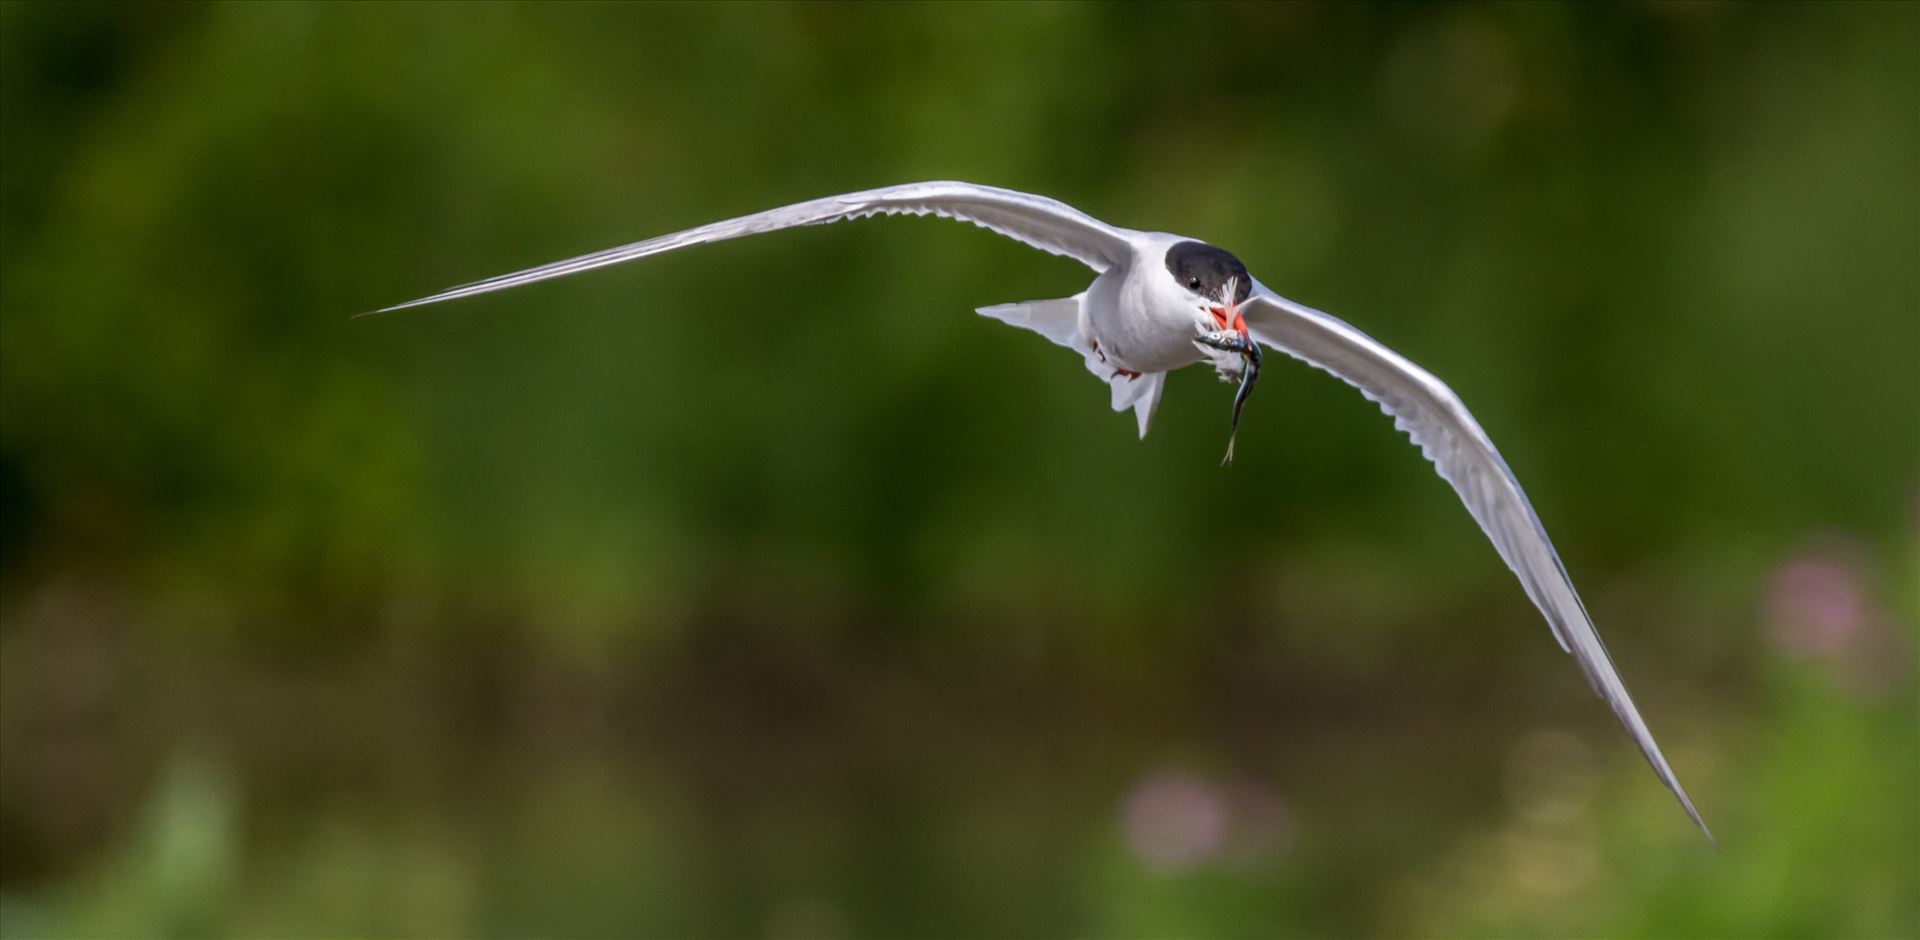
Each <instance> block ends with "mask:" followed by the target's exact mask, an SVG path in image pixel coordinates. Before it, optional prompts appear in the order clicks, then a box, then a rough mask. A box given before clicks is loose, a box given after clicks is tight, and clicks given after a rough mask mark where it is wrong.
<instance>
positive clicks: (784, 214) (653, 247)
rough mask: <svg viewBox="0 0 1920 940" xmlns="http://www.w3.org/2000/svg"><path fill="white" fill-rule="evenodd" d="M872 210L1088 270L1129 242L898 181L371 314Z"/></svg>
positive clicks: (1024, 206)
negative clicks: (947, 222) (974, 233)
mask: <svg viewBox="0 0 1920 940" xmlns="http://www.w3.org/2000/svg"><path fill="white" fill-rule="evenodd" d="M871 215H937V216H942V217H944V218H950V219H960V220H962V221H966V222H972V223H973V224H975V225H978V226H980V227H981V228H985V229H989V230H992V231H995V232H999V233H1000V234H1002V235H1005V236H1007V237H1008V238H1012V239H1016V240H1018V241H1022V242H1025V243H1026V244H1029V245H1032V246H1033V247H1035V248H1038V249H1040V250H1042V251H1047V252H1051V253H1053V254H1056V255H1064V256H1066V257H1068V258H1072V259H1074V260H1076V261H1079V262H1081V263H1082V264H1085V265H1086V266H1087V267H1090V268H1092V269H1094V270H1095V271H1105V270H1107V269H1108V268H1111V267H1114V266H1116V265H1120V264H1123V263H1125V262H1126V259H1127V256H1128V251H1129V244H1130V243H1129V242H1128V235H1129V234H1131V233H1130V232H1129V231H1128V230H1126V229H1121V228H1116V227H1114V226H1111V225H1108V224H1106V223H1105V222H1102V221H1100V220H1099V219H1096V218H1094V217H1092V216H1090V215H1087V214H1086V213H1084V212H1081V211H1080V210H1078V209H1075V208H1074V207H1072V206H1069V205H1067V204H1066V203H1064V202H1060V201H1059V200H1056V199H1048V198H1046V197H1044V196H1034V195H1030V194H1028V193H1022V192H1016V191H1014V190H1011V189H1000V188H998V187H994V186H980V185H976V184H973V183H956V182H938V183H905V184H902V185H899V186H885V187H882V188H880V189H869V190H865V191H863V192H857V193H847V194H845V195H841V196H827V197H825V198H823V199H815V200H813V201H811V202H802V203H796V204H794V205H791V206H784V207H782V208H779V209H768V210H767V211H765V212H756V213H754V214H752V215H743V216H740V217H739V218H737V219H727V220H725V221H723V222H713V223H709V224H707V225H702V226H700V227H698V228H690V229H687V230H686V231H684V232H675V233H673V234H672V235H662V236H660V237H658V238H649V239H647V240H646V241H640V242H634V243H633V244H631V245H622V246H620V247H618V248H609V249H607V250H605V251H599V252H595V253H593V254H590V255H581V256H580V257H578V258H569V259H567V260H565V261H556V262H554V263H552V264H546V265H541V266H540V267H537V268H528V269H527V270H525V271H516V272H514V273H512V274H503V275H500V276H499V277H493V278H488V279H486V280H484V281H476V282H474V283H472V284H466V285H462V286H460V287H455V288H451V289H449V290H445V291H441V292H440V293H438V294H434V295H433V296H431V297H422V298H420V299H419V300H410V301H407V302H406V303H403V304H395V305H394V306H391V307H385V308H382V309H380V310H376V311H374V312H375V313H385V312H387V311H389V310H401V309H404V308H407V307H418V306H421V305H423V304H432V303H439V302H440V301H443V300H453V299H455V298H459V297H470V296H472V295H474V294H485V293H490V292H492V291H497V290H506V289H507V288H509V287H519V286H520V285H522V284H531V283H533V282H535V281H544V280H547V279H549V278H556V277H565V276H566V275H569V274H578V273H579V272H581V271H590V270H592V269H594V268H603V267H606V266H607V265H610V264H619V263H620V262H622V261H632V260H633V259H635V258H645V257H647V256H648V255H657V254H660V253H661V252H664V251H672V250H674V249H675V248H685V247H687V246H688V245H703V244H706V243H707V242H718V241H725V240H727V239H729V238H739V237H741V236H743V235H755V234H758V233H760V232H773V231H778V230H780V229H783V228H797V227H799V226H803V225H824V224H826V223H828V222H839V221H842V220H845V219H859V218H865V217H866V216H871Z"/></svg>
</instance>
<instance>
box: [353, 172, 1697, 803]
mask: <svg viewBox="0 0 1920 940" xmlns="http://www.w3.org/2000/svg"><path fill="white" fill-rule="evenodd" d="M902 214H904V215H929V214H931V215H938V216H943V217H949V218H955V219H960V220H963V221H967V222H971V223H973V224H975V225H979V226H981V227H983V228H987V229H990V230H992V231H995V232H998V233H1000V234H1002V235H1006V236H1008V237H1010V238H1014V239H1017V240H1019V241H1022V242H1025V243H1026V244H1028V245H1031V246H1033V247H1035V248H1039V249H1041V250H1043V251H1047V252H1050V253H1052V254H1057V255H1063V256H1066V257H1070V258H1073V259H1075V260H1077V261H1080V262H1081V263H1082V264H1085V265H1086V266H1087V267H1089V268H1091V269H1093V271H1094V272H1096V273H1095V277H1094V280H1093V283H1092V284H1091V285H1089V286H1088V288H1087V289H1086V290H1085V291H1083V292H1081V293H1079V294H1076V295H1074V296H1072V297H1065V298H1060V299H1056V300H1040V301H1027V302H1023V303H1012V304H1001V305H999V306H994V307H985V308H981V309H980V311H979V312H980V313H982V314H984V315H987V316H990V317H993V318H995V319H998V320H1001V321H1003V322H1005V323H1008V324H1010V325H1013V326H1018V327H1022V328H1025V329H1030V330H1033V331H1034V332H1037V333H1040V334H1041V335H1043V336H1045V337H1046V338H1047V339H1049V340H1051V341H1052V342H1054V343H1056V344H1058V345H1061V346H1064V347H1067V348H1069V349H1072V350H1073V351H1074V352H1076V353H1077V354H1079V355H1080V357H1081V359H1082V361H1083V362H1084V363H1085V364H1086V367H1087V369H1088V370H1089V371H1091V372H1092V373H1093V374H1094V375H1095V376H1097V377H1099V378H1100V379H1102V380H1103V381H1105V382H1107V383H1108V385H1109V386H1110V387H1111V392H1112V404H1113V408H1114V410H1115V411H1122V410H1127V409H1132V410H1133V411H1134V412H1135V415H1136V418H1137V421H1138V424H1139V432H1140V434H1141V435H1142V436H1144V435H1145V434H1146V432H1147V427H1148V424H1149V423H1150V421H1151V420H1152V418H1153V414H1154V411H1155V409H1157V408H1158V406H1159V402H1160V393H1161V390H1162V388H1163V387H1164V379H1165V375H1166V373H1167V372H1170V371H1172V370H1174V369H1178V368H1182V367H1185V366H1189V365H1193V364H1196V363H1200V362H1207V363H1209V364H1211V365H1212V366H1213V367H1214V368H1215V369H1216V371H1218V372H1219V373H1220V375H1221V376H1222V377H1223V378H1226V379H1229V380H1238V381H1240V383H1241V385H1240V390H1239V392H1238V394H1237V395H1236V396H1235V401H1234V421H1235V425H1236V427H1237V424H1238V420H1239V415H1240V408H1241V406H1242V405H1244V403H1245V401H1246V397H1247V394H1248V393H1249V392H1250V391H1251V390H1252V387H1253V379H1254V378H1255V377H1256V376H1257V375H1258V373H1259V368H1260V355H1259V344H1265V345H1266V346H1269V347H1271V348H1273V349H1275V350H1277V351H1279V352H1282V353H1285V354H1286V355H1288V356H1291V357H1293V358H1295V359H1299V360H1301V361H1303V362H1305V363H1307V364H1308V365H1311V366H1313V367H1315V368H1318V369H1321V370H1323V371H1325V372H1328V373H1330V374H1332V375H1333V376H1334V377H1336V378H1338V379H1340V380H1341V381H1343V382H1346V383H1347V384H1349V385H1352V386H1354V387H1355V388H1356V389H1358V390H1359V391H1360V393H1361V394H1362V395H1364V396H1366V397H1367V398H1369V399H1371V400H1372V401H1374V402H1375V403H1377V404H1379V405H1380V407H1381V410H1383V411H1385V412H1386V413H1387V414H1388V415H1390V416H1392V418H1393V419H1394V425H1395V426H1396V427H1398V428H1399V429H1400V430H1402V431H1404V432H1406V433H1407V435H1408V436H1409V437H1411V438H1412V439H1413V442H1414V443H1415V444H1416V445H1418V446H1419V448H1420V450H1421V453H1423V454H1424V455H1425V456H1426V457H1427V459H1428V460H1430V461H1432V463H1433V465H1434V469H1435V470H1436V471H1437V472H1438V473H1439V475H1440V477H1441V478H1442V479H1444V480H1445V481H1446V482H1447V483H1448V484H1450V485H1451V486H1452V487H1453V489H1454V491H1455V492H1456V493H1457V494H1458V495H1459V496H1460V499H1461V501H1462V502H1463V503H1464V504H1465V505H1466V507H1467V510H1468V511H1469V512H1470V513H1471V514H1472V515H1473V518H1474V520H1475V521H1476V522H1478V523H1479V524H1480V528H1481V530H1482V531H1484V532H1485V533H1486V535H1487V537H1488V538H1489V539H1490V540H1491V541H1492V542H1493V545H1494V548H1495V549H1496V550H1497V551H1498V552H1499V554H1500V557H1501V559H1502V560H1503V561H1505V562H1506V564H1507V567H1509V568H1510V569H1512V570H1513V572H1514V574H1515V576H1517V577H1518V578H1519V580H1520V583H1521V585H1522V587H1524V588H1525V589H1526V592H1527V596H1528V598H1529V599H1531V600H1532V601H1533V603H1534V606H1536V607H1538V608H1539V609H1540V611H1541V613H1542V614H1543V615H1544V616H1545V617H1546V619H1547V623H1548V625H1549V626H1550V627H1551V628H1552V629H1553V633H1554V637H1555V639H1557V640H1558V641H1559V643H1560V645H1561V647H1562V648H1563V649H1565V650H1567V651H1568V652H1569V653H1571V654H1572V655H1573V657H1574V659H1575V661H1576V662H1578V663H1579V665H1580V668H1581V671H1582V672H1584V673H1585V674H1586V677H1587V681H1588V682H1589V684H1591V685H1592V686H1593V688H1594V690H1595V691H1596V692H1597V693H1598V694H1599V695H1600V697H1601V698H1602V699H1604V700H1605V701H1606V702H1607V704H1608V705H1609V706H1610V707H1611V708H1612V710H1613V712H1614V715H1615V717H1617V718H1618V719H1619V721H1620V723H1621V725H1622V726H1623V727H1624V728H1625V729H1626V731H1627V733H1628V735H1629V736H1630V737H1631V738H1632V739H1633V741H1634V743H1635V744H1636V745H1637V746H1638V747H1639V748H1640V751H1641V753H1642V754H1643V755H1644V756H1645V757H1646V759H1647V762H1648V763H1649V764H1650V765H1652V767H1653V769H1654V772H1655V774H1656V775H1658V776H1659V778H1660V780H1661V782H1662V783H1664V784H1665V785H1666V786H1667V788H1668V789H1669V790H1671V791H1672V792H1673V794H1674V796H1675V797H1677V798H1678V799H1679V801H1680V804H1681V806H1682V807H1683V808H1685V810H1686V811H1687V815H1688V816H1689V817H1690V818H1692V820H1693V821H1694V823H1695V824H1696V825H1698V826H1699V827H1700V829H1701V831H1702V832H1706V828H1707V827H1706V824H1705V823H1704V822H1702V821H1701V819H1700V815H1699V813H1698V812H1696V811H1695V810H1694V808H1693V802H1692V801H1691V800H1690V799H1689V798H1688V797H1687V794H1686V790H1685V789H1684V788H1682V787H1681V785H1680V781H1679V779H1678V778H1677V777H1675V776H1674V773H1673V770H1672V769H1671V768H1670V767H1669V766H1668V765H1667V761H1666V758H1665V757H1664V756H1663V755H1662V754H1661V753H1660V748H1659V746H1658V745H1657V744H1655V743H1654V740H1653V735H1652V733H1651V732H1649V731H1648V730H1647V727H1646V724H1645V722H1643V721H1642V720H1641V718H1640V713H1639V710H1638V709H1637V708H1635V707H1634V704H1633V700H1632V698H1631V697H1629V696H1628V694H1627V689H1626V686H1625V685H1624V684H1623V683H1622V682H1621V681H1620V677H1619V675H1618V673H1617V672H1616V671H1615V670H1614V667H1613V662H1612V660H1611V659H1610V658H1609V657H1608V655H1607V651H1606V647H1605V646H1604V645H1602V644H1601V642H1600V636H1599V634H1598V633H1597V632H1596V631H1595V630H1594V627H1593V623H1592V621H1591V619H1590V618H1589V617H1588V615H1587V611H1586V608H1585V607H1584V606H1583V605H1582V604H1581V602H1580V598H1579V595H1578V594H1576V593H1575V591H1574V589H1573V582H1572V580H1571V579H1570V578H1569V577H1568V575H1567V572H1566V568H1565V567H1564V566H1563V565H1562V564H1561V561H1560V557H1559V554H1558V553H1557V552H1555V551H1554V548H1553V544H1552V542H1551V541H1550V540H1549V539H1548V538H1547V534H1546V530H1545V528H1543V527H1542V526H1541V524H1540V520H1539V518H1538V517H1537V516H1536V515H1535V514H1534V511H1533V507H1532V505H1531V504H1530V503H1529V502H1528V500H1527V497H1526V494H1525V493H1524V492H1523V491H1522V490H1521V489H1520V484H1519V482H1518V481H1517V480H1516V479H1514V476H1513V473H1512V471H1511V470H1509V469H1508V468H1507V465H1506V462H1505V461H1504V460H1503V459H1502V458H1501V457H1500V454H1499V452H1498V451H1497V450H1495V449H1494V446H1493V442H1492V441H1491V440H1489V439H1488V438H1487V435H1486V432H1485V431H1483V430H1481V428H1480V425H1479V423H1478V422H1476V421H1475V420H1474V418H1473V416H1472V415H1471V414H1470V413H1468V411H1467V409H1466V407H1465V406H1464V405H1462V404H1461V403H1460V399H1459V398H1458V397H1456V396H1455V395H1454V394H1453V391H1452V390H1451V389H1449V388H1448V387H1447V386H1446V385H1445V384H1444V383H1442V382H1441V381H1440V380H1439V379H1437V378H1434V376H1433V375H1432V374H1430V373H1428V372H1427V371H1426V370H1424V369H1421V368H1420V367H1419V366H1416V365H1414V364H1413V363H1411V362H1409V361H1407V360H1406V359H1405V358H1403V357H1401V356H1400V355H1399V354H1397V353H1395V352H1393V351H1392V350H1390V349H1388V348H1386V347H1385V346H1383V345H1381V344H1380V343H1379V342H1377V341H1375V340H1374V339H1373V338H1372V337H1369V336H1367V335H1366V334H1365V333H1362V332H1360V331H1359V330H1357V329H1355V328H1354V327H1352V326H1350V325H1348V324H1347V323H1345V322H1344V321H1341V320H1339V319H1337V318H1335V317H1333V316H1330V315H1328V314H1326V313H1322V312H1321V311H1318V310H1314V309H1312V308H1310V307H1306V306H1303V305H1301V304H1297V303H1294V302H1293V301H1290V300H1287V299H1285V298H1283V297H1281V296H1280V295H1278V294H1276V293H1274V292H1273V291H1271V290H1269V289H1268V288H1267V287H1266V286H1265V285H1263V284H1261V283H1260V282H1259V281H1257V280H1255V279H1254V278H1253V277H1252V276H1251V275H1250V274H1248V273H1247V270H1246V268H1245V267H1244V266H1243V265H1241V263H1240V261H1239V260H1238V259H1237V258H1235V257H1234V256H1233V255H1231V254H1228V253H1227V252H1225V251H1222V250H1221V249H1219V248H1215V247H1213V246H1211V245H1207V244H1205V243H1204V242H1201V241H1199V240H1197V239H1191V238H1186V237H1183V236H1179V235H1170V234H1167V233H1164V232H1142V231H1135V230H1132V229H1124V228H1119V227H1117V226H1112V225H1108V224H1107V223H1104V222H1101V221H1099V220H1098V219H1094V218H1093V217H1091V216H1088V215H1086V214H1085V213H1083V212H1080V211H1079V210H1077V209H1074V208H1073V207H1071V206H1068V205H1066V204H1065V203H1061V202H1058V201H1056V200H1053V199H1047V198H1045V197H1041V196H1034V195H1030V194H1027V193H1021V192H1015V191H1013V190H1006V189H998V188H995V187H990V186H979V185H975V184H971V183H959V182H935V183H909V184H904V185H900V186H889V187H883V188H881V189H873V190H866V191H863V192H857V193H848V194H845V195H841V196H829V197H826V198H823V199H815V200H812V201H810V202H803V203H798V204H795V205H791V206H785V207H782V208H778V209H770V210H767V211H765V212H758V213H754V214H752V215H747V216H741V217H739V218H735V219H728V220H725V221H721V222H714V223H711V224H708V225H703V226H700V227H697V228H693V229H688V230H686V231H683V232H677V233H674V234H671V235H663V236H660V237H658V238H651V239H647V240H645V241H641V242H635V243H633V244H630V245H624V246H621V247H618V248H612V249H608V250H607V251H602V252H598V253H595V254H591V255H584V256H582V257H579V258H572V259H568V260H565V261H560V262H556V263H553V264H549V265H544V266H541V267H537V268H530V269H528V270H525V271H519V272H515V273H512V274H506V275H502V276H500V277H496V278H491V279H488V280H485V281H479V282H476V283H473V284H469V285H466V286H463V287H456V288H453V289H451V290H447V291H444V292H441V293H439V294H435V295H433V296H430V297H424V298H421V299H419V300H415V301H410V302H408V303H404V304H399V305H397V306H394V307H388V308H385V309H386V310H398V309H402V308H405V307H413V306H419V305H422V304H429V303H436V302H439V301H444V300H452V299H455V298H458V297H466V296H470V295H474V294H482V293H488V292H492V291H497V290H504V289H506V288H509V287H515V286H519V285H521V284H529V283H533V282H535V281H542V280H547V279H549V278H555V277H562V276H565V275H568V274H574V273H577V272H580V271H586V270H591V269H593V268H598V267H604V266H606V265H610V264H618V263H620V262H623V261H630V260H633V259H636V258H643V257H647V256H649V255H654V254H659V253H662V252H666V251H671V250H673V249H676V248H682V247H686V246H689V245H696V244H702V243H707V242H714V241H722V240H725V239H730V238H738V237H741V236H744V235H751V234H755V233H760V232H769V231H775V230H779V229H786V228H794V227H799V226H806V225H820V224H825V223H829V222H837V221H841V220H844V219H854V218H862V217H866V216H873V215H902ZM382 312H383V311H382ZM1228 457H1229V459H1231V457H1232V446H1231V443H1230V444H1229V447H1228ZM1708 837H1709V838H1711V834H1710V833H1709V836H1708Z"/></svg>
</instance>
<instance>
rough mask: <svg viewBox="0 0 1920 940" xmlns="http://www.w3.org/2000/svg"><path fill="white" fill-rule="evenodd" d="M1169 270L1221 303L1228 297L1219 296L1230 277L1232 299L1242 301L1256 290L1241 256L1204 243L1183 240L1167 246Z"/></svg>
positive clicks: (1196, 289)
mask: <svg viewBox="0 0 1920 940" xmlns="http://www.w3.org/2000/svg"><path fill="white" fill-rule="evenodd" d="M1167 271H1169V272H1170V273H1172V274H1173V279H1174V280H1176V281H1179V282H1180V286H1182V287H1185V288H1186V289H1188V290H1190V291H1193V292H1194V293H1196V294H1199V295H1201V296H1203V297H1209V298H1212V299H1214V300H1218V301H1220V302H1222V303H1226V302H1228V300H1229V299H1228V298H1225V297H1222V296H1220V291H1221V289H1222V288H1224V287H1226V285H1227V279H1228V278H1232V279H1234V292H1233V294H1234V295H1233V297H1232V298H1231V302H1233V303H1236V304H1237V303H1240V302H1241V301H1244V300H1246V299H1247V295H1248V294H1250V293H1252V292H1253V278H1251V277H1248V276H1247V266H1246V265H1244V264H1241V263H1240V259H1239V258H1235V257H1234V256H1233V255H1231V254H1229V253H1227V252H1225V251H1222V250H1220V249H1218V248H1215V247H1213V246H1212V245H1208V244H1205V243H1203V242H1180V243H1179V244H1177V245H1174V246H1173V247H1172V248H1169V249H1167Z"/></svg>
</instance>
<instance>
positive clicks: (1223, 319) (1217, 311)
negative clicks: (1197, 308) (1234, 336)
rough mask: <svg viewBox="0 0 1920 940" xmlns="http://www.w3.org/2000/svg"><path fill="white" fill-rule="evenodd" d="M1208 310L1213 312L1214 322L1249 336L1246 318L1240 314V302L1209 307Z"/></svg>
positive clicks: (1221, 326)
mask: <svg viewBox="0 0 1920 940" xmlns="http://www.w3.org/2000/svg"><path fill="white" fill-rule="evenodd" d="M1207 312H1208V313H1211V314H1213V322H1214V323H1216V324H1218V325H1219V327H1220V328H1221V329H1223V330H1233V331H1234V332H1236V333H1239V334H1240V335H1241V336H1242V337H1246V336H1247V321H1246V318H1244V317H1242V316H1240V305H1239V304H1234V303H1230V304H1227V305H1226V306H1224V307H1208V308H1207ZM1248 338H1251V337H1248Z"/></svg>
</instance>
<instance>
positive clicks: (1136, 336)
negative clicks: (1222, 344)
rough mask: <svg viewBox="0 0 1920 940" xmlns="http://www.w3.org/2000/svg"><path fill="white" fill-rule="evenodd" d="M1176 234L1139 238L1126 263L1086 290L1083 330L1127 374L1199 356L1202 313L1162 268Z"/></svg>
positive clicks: (1196, 359) (1156, 369) (1155, 369)
mask: <svg viewBox="0 0 1920 940" xmlns="http://www.w3.org/2000/svg"><path fill="white" fill-rule="evenodd" d="M1188 240H1189V239H1186V238H1183V237H1181V236H1177V235H1164V234H1158V233H1155V234H1152V235H1147V236H1144V237H1143V238H1142V239H1141V244H1140V245H1139V247H1138V248H1137V249H1136V251H1135V253H1134V256H1133V258H1132V259H1131V261H1130V263H1129V264H1127V265H1126V266H1125V267H1124V268H1113V269H1110V270H1108V271H1106V272H1105V273H1103V274H1101V275H1100V276H1099V277H1098V278H1096V279H1095V280H1094V282H1093V286H1092V287H1090V288H1088V289H1087V328H1088V331H1089V332H1090V333H1091V334H1092V338H1093V339H1094V340H1095V341H1096V342H1098V343H1099V344H1100V350H1101V352H1103V353H1104V354H1105V355H1106V356H1107V358H1108V360H1109V361H1110V363H1111V364H1113V365H1114V366H1115V367H1116V368H1120V369H1127V370H1129V371H1133V372H1169V371H1172V370H1174V369H1178V368H1180V367H1182V366H1188V365H1192V364H1193V363H1196V362H1199V361H1200V360H1201V359H1203V358H1205V356H1203V355H1202V354H1201V352H1200V350H1199V349H1198V348H1196V347H1195V346H1194V344H1193V338H1194V337H1195V336H1196V335H1198V334H1199V332H1200V330H1201V326H1202V323H1203V322H1204V321H1203V317H1204V316H1205V314H1204V313H1203V312H1202V310H1201V308H1200V304H1199V301H1198V300H1197V299H1196V298H1195V297H1194V295H1193V294H1191V293H1189V292H1188V291H1186V290H1184V289H1182V288H1181V287H1180V285H1179V284H1177V283H1175V282H1174V280H1173V275H1172V274H1170V273H1169V272H1168V271H1167V266H1166V252H1167V249H1168V248H1169V247H1171V246H1172V245H1174V244H1175V243H1177V242H1181V241H1188Z"/></svg>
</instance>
